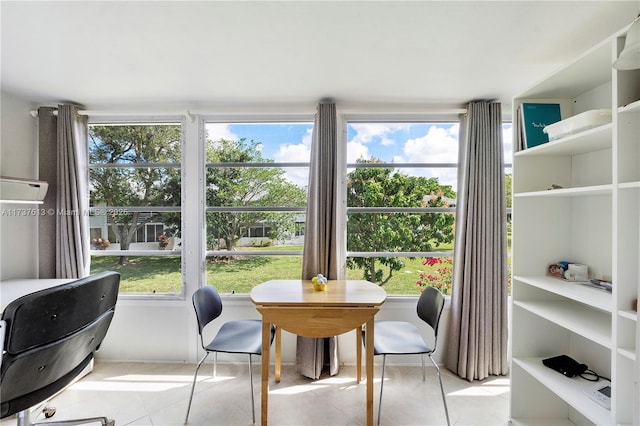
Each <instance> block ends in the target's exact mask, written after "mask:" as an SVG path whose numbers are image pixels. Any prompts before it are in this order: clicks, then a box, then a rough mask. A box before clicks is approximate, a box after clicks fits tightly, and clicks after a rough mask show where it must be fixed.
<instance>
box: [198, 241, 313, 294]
mask: <svg viewBox="0 0 640 426" xmlns="http://www.w3.org/2000/svg"><path fill="white" fill-rule="evenodd" d="M299 249H300V250H301V249H302V248H301V247H299ZM301 275H302V256H273V255H271V256H243V255H242V254H241V253H235V255H234V257H233V258H229V257H225V256H222V257H221V256H215V257H209V258H207V282H209V283H211V284H214V285H215V286H216V288H217V289H218V291H219V292H220V293H250V292H251V289H252V288H253V287H255V286H257V285H258V284H260V283H263V282H265V281H269V280H287V279H291V280H299V279H300V277H301Z"/></svg>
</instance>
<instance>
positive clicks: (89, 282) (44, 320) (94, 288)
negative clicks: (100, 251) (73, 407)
mask: <svg viewBox="0 0 640 426" xmlns="http://www.w3.org/2000/svg"><path fill="white" fill-rule="evenodd" d="M119 286H120V274H119V273H117V272H103V273H100V274H95V275H91V276H89V277H86V278H83V279H79V280H76V281H72V282H70V283H66V284H62V285H58V286H55V287H51V288H48V289H45V290H41V291H38V292H35V293H31V294H28V295H26V296H23V297H21V298H19V299H16V300H14V301H13V302H11V303H10V304H9V305H7V307H6V308H5V310H4V312H3V313H2V330H3V331H4V338H3V339H1V340H0V343H1V344H2V345H3V347H2V348H0V349H3V351H2V363H1V366H0V388H1V389H2V390H1V392H0V407H1V408H0V413H1V416H0V418H5V417H8V416H12V415H14V414H17V423H18V425H19V426H21V425H25V426H26V425H31V424H32V423H31V420H30V418H29V415H30V409H31V407H34V406H37V405H39V404H41V403H43V402H45V401H46V400H48V399H49V398H51V397H52V396H54V395H55V394H56V393H58V392H59V391H61V390H62V389H64V388H65V387H66V386H67V385H68V384H69V383H71V382H72V381H73V380H74V379H75V378H77V376H78V375H79V374H80V373H81V372H82V371H83V370H84V369H85V368H86V367H87V366H88V365H89V364H90V363H91V361H92V359H93V356H94V353H95V352H96V351H97V350H98V349H99V348H100V344H101V343H102V340H103V339H104V337H105V335H106V334H107V330H108V328H109V325H110V324H111V320H112V318H113V315H114V312H115V305H116V300H117V298H118V288H119ZM52 413H55V410H52V409H48V410H47V411H46V413H45V414H46V416H47V417H50V416H51V415H53V414H52ZM89 421H94V422H95V421H100V422H102V424H104V425H108V424H113V420H109V419H107V418H106V417H96V418H93V419H78V420H72V421H60V422H47V423H43V424H48V425H50V424H56V423H58V424H59V423H64V424H82V423H87V422H89Z"/></svg>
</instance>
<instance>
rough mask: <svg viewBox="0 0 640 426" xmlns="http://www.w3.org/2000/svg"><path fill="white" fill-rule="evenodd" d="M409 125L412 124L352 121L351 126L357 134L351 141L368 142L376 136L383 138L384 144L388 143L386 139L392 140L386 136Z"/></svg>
mask: <svg viewBox="0 0 640 426" xmlns="http://www.w3.org/2000/svg"><path fill="white" fill-rule="evenodd" d="M408 127H410V124H403V123H393V124H391V123H351V128H352V129H353V130H355V132H356V134H355V136H354V137H353V138H352V139H351V141H350V142H357V143H360V144H367V143H369V142H371V141H372V140H373V139H375V138H381V139H382V140H383V145H386V144H387V143H385V142H384V141H385V140H386V141H387V142H388V141H391V139H389V138H387V137H386V136H387V135H389V134H391V133H393V132H397V131H398V130H401V129H405V128H408ZM392 142H393V141H392Z"/></svg>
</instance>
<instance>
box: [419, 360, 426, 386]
mask: <svg viewBox="0 0 640 426" xmlns="http://www.w3.org/2000/svg"><path fill="white" fill-rule="evenodd" d="M420 357H421V358H422V381H423V382H424V381H425V380H426V376H425V375H424V354H421V355H420Z"/></svg>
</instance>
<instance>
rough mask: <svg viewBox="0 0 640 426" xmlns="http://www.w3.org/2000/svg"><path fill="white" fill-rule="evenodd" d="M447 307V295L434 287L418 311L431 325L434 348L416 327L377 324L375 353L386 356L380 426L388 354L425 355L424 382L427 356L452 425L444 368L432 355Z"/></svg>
mask: <svg viewBox="0 0 640 426" xmlns="http://www.w3.org/2000/svg"><path fill="white" fill-rule="evenodd" d="M443 308H444V296H443V295H442V293H440V291H438V290H437V289H435V288H433V287H426V288H425V289H424V291H423V292H422V294H421V295H420V298H419V299H418V306H417V308H416V310H417V313H418V317H419V318H420V319H421V320H423V321H424V322H426V323H427V324H429V326H430V327H431V328H432V329H433V333H434V341H433V348H431V347H429V346H428V345H427V344H426V343H425V341H424V339H423V338H422V335H421V334H420V331H419V330H418V327H416V326H415V324H412V323H410V322H405V321H376V322H375V324H374V327H373V354H374V355H382V378H381V380H380V402H379V403H378V424H380V413H381V411H382V410H381V409H382V390H383V387H384V367H385V363H386V361H387V355H409V354H421V355H422V380H423V381H424V380H425V368H424V367H425V365H424V357H425V355H427V356H428V357H429V359H430V360H431V363H433V365H434V366H435V367H436V371H437V372H438V380H439V381H440V392H441V393H442V402H443V403H444V412H445V415H446V416H447V424H448V425H450V424H451V423H450V422H449V410H448V408H447V398H446V396H445V392H444V386H443V385H442V377H441V376H440V368H438V364H436V362H435V361H434V360H433V358H432V357H431V355H433V353H434V352H435V351H436V343H437V341H438V325H439V323H440V317H441V316H442V309H443Z"/></svg>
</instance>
